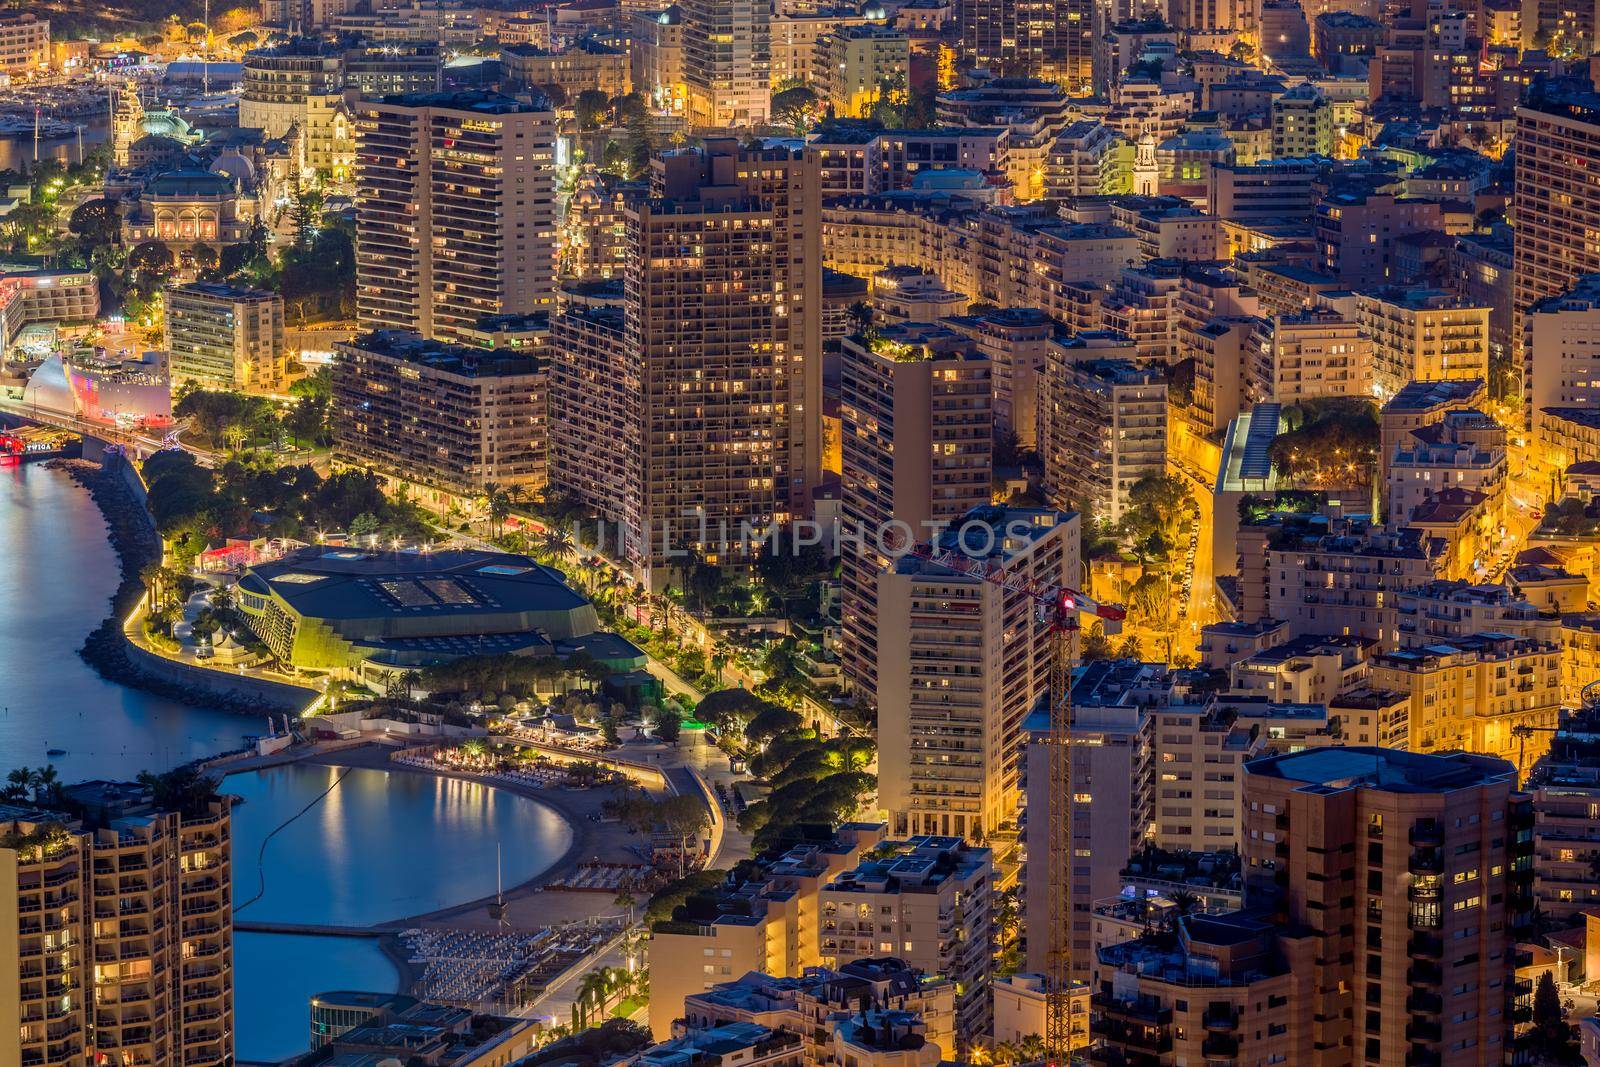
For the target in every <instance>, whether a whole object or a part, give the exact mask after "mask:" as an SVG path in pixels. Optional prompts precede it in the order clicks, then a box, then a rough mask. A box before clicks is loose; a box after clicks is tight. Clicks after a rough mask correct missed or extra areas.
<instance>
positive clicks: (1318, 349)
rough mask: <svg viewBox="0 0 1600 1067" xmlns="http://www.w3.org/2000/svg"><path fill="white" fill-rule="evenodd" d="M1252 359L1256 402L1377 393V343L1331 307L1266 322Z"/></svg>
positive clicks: (1252, 394)
mask: <svg viewBox="0 0 1600 1067" xmlns="http://www.w3.org/2000/svg"><path fill="white" fill-rule="evenodd" d="M1251 354H1252V357H1253V358H1252V361H1251V362H1252V366H1251V368H1250V381H1249V383H1248V393H1249V395H1250V397H1251V399H1252V400H1253V401H1255V402H1257V403H1259V402H1261V401H1272V402H1275V403H1279V404H1298V403H1300V402H1301V401H1304V400H1315V399H1320V398H1323V397H1366V396H1370V395H1371V394H1372V381H1373V357H1372V338H1370V337H1369V336H1367V334H1366V333H1365V332H1364V331H1363V330H1362V328H1361V326H1360V324H1359V323H1357V322H1354V321H1352V320H1350V319H1347V318H1346V317H1345V316H1343V315H1341V314H1340V313H1339V312H1337V311H1334V310H1333V309H1331V308H1311V309H1308V310H1305V311H1301V312H1298V313H1294V314H1288V315H1274V316H1272V317H1271V318H1269V319H1263V320H1261V322H1260V324H1259V325H1258V326H1257V327H1256V336H1255V346H1254V350H1253V352H1252V353H1251Z"/></svg>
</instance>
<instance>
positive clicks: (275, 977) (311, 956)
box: [233, 934, 400, 1063]
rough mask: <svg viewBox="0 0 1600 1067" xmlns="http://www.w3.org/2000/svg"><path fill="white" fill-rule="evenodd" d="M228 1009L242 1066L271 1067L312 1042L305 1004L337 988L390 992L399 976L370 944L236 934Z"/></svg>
mask: <svg viewBox="0 0 1600 1067" xmlns="http://www.w3.org/2000/svg"><path fill="white" fill-rule="evenodd" d="M233 957H234V987H233V1003H234V1010H235V1014H236V1021H235V1029H236V1041H235V1045H236V1049H237V1053H236V1054H237V1056H238V1058H239V1060H240V1061H241V1062H243V1061H250V1060H254V1061H256V1062H261V1063H272V1062H276V1061H278V1060H284V1059H288V1058H289V1057H290V1056H296V1055H299V1054H300V1053H302V1052H304V1051H306V1049H307V1048H308V1047H309V1046H310V1043H311V1019H310V1011H309V1009H308V1005H309V1004H310V1002H311V998H312V997H313V996H315V995H316V994H318V993H328V992H332V991H333V990H336V989H363V990H377V991H383V992H388V991H390V990H393V989H395V988H396V987H397V986H398V984H399V981H400V976H399V975H397V974H396V973H395V969H394V964H392V963H390V962H389V959H388V957H386V956H385V955H384V954H383V950H382V949H380V948H379V947H378V942H377V941H375V940H358V939H356V938H353V937H301V936H299V935H296V934H234V935H233Z"/></svg>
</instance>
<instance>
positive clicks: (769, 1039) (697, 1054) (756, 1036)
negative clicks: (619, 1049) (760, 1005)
mask: <svg viewBox="0 0 1600 1067" xmlns="http://www.w3.org/2000/svg"><path fill="white" fill-rule="evenodd" d="M620 1062H621V1063H622V1064H623V1065H625V1067H692V1065H695V1064H703V1063H717V1064H721V1063H728V1064H735V1063H736V1064H739V1067H805V1065H806V1056H805V1042H804V1041H803V1040H802V1039H801V1037H800V1035H799V1034H797V1033H794V1032H793V1031H791V1030H782V1029H778V1030H774V1029H772V1028H770V1027H766V1026H761V1025H759V1024H757V1023H728V1024H727V1025H725V1026H714V1027H712V1028H711V1029H709V1030H697V1031H693V1032H691V1033H687V1034H685V1035H683V1036H682V1037H674V1038H670V1039H668V1040H665V1041H662V1042H661V1043H659V1044H656V1045H651V1046H650V1047H649V1048H646V1049H642V1050H640V1051H639V1052H637V1053H635V1054H634V1055H632V1056H629V1057H627V1058H626V1059H623V1060H622V1061H620Z"/></svg>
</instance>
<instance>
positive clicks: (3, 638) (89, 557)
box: [0, 464, 266, 782]
mask: <svg viewBox="0 0 1600 1067" xmlns="http://www.w3.org/2000/svg"><path fill="white" fill-rule="evenodd" d="M117 581H118V573H117V558H116V555H115V553H113V552H112V551H111V546H110V544H109V543H108V542H107V541H106V524H105V520H104V519H102V518H101V517H100V511H99V509H98V508H96V507H95V505H94V501H92V500H91V499H89V494H88V493H87V492H85V491H84V490H83V489H81V488H79V487H78V486H77V485H75V484H74V483H73V482H72V481H71V479H69V478H68V477H67V476H66V475H65V474H63V473H61V472H59V471H49V470H45V469H44V468H43V467H42V466H40V465H39V464H28V465H25V466H9V467H0V777H4V774H5V772H8V771H10V770H12V769H13V768H15V767H18V766H28V767H37V766H41V765H43V764H45V763H46V762H47V761H48V762H49V763H51V764H53V765H54V766H55V768H56V770H57V771H58V772H60V775H61V777H62V779H63V780H64V781H69V782H72V781H82V780H84V779H89V778H110V777H117V778H124V779H125V778H132V777H133V776H135V775H137V774H138V773H139V772H140V771H143V770H157V771H159V770H165V769H167V768H169V767H172V766H174V765H176V764H179V763H184V762H186V761H188V760H191V759H195V758H196V757H199V756H204V755H208V754H210V753H213V752H220V751H223V750H226V749H230V748H237V747H239V744H240V742H241V739H242V738H243V737H244V735H245V734H259V733H265V732H266V730H265V720H264V719H263V720H261V721H259V722H258V721H256V720H254V719H249V718H244V717H242V716H238V715H230V714H228V713H226V712H222V711H215V710H208V709H204V708H193V707H189V706H187V705H184V704H179V703H176V702H174V701H171V700H166V699H163V698H161V697H155V696H151V695H150V694H148V693H140V692H136V691H134V690H131V689H124V688H123V687H121V686H119V685H114V684H112V683H111V682H107V681H106V680H104V679H103V678H101V677H100V676H99V675H98V674H96V673H95V672H94V670H93V668H91V667H90V666H89V665H88V664H86V663H84V662H83V660H82V659H80V658H79V657H78V648H79V647H80V646H81V645H82V644H83V639H84V638H85V637H87V636H88V635H89V632H90V631H91V630H93V629H94V628H95V627H96V626H98V625H100V621H101V620H102V619H104V618H105V615H106V611H107V610H108V608H109V602H110V597H111V594H112V593H113V592H115V590H116V587H117ZM52 748H61V749H66V750H67V754H66V755H65V756H60V757H57V758H55V759H49V757H48V756H46V752H47V750H49V749H52Z"/></svg>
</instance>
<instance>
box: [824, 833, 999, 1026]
mask: <svg viewBox="0 0 1600 1067" xmlns="http://www.w3.org/2000/svg"><path fill="white" fill-rule="evenodd" d="M994 875H995V871H994V861H993V857H992V856H991V854H990V851H989V850H988V849H987V848H978V847H976V846H973V845H969V844H967V843H966V842H964V841H963V840H961V839H960V838H954V837H933V836H921V837H913V838H909V839H907V840H904V841H886V842H883V843H881V844H880V845H878V847H877V848H876V849H875V850H874V852H873V855H872V857H871V858H869V859H863V860H862V861H861V862H860V863H858V864H857V865H856V866H855V867H854V868H852V869H850V870H847V871H844V872H842V873H841V874H839V875H837V876H836V877H835V878H833V879H832V880H831V881H829V882H828V883H827V884H826V885H824V886H823V887H822V889H821V891H820V893H819V894H818V910H819V912H820V914H821V935H820V937H821V940H820V943H819V953H820V955H821V957H822V963H823V965H824V966H829V967H837V966H839V965H842V964H845V963H849V962H850V961H851V960H855V959H862V958H869V957H873V956H883V955H898V956H899V957H900V958H901V959H903V960H905V961H906V962H907V963H909V964H910V965H911V966H913V967H916V968H918V969H919V970H923V971H926V972H927V973H929V974H939V975H943V976H945V977H947V978H949V979H951V980H952V981H953V982H955V983H956V989H957V994H956V1033H957V1035H958V1039H959V1040H962V1041H970V1040H971V1039H972V1038H974V1037H977V1036H978V1035H980V1034H983V1033H985V1032H986V1031H987V1029H988V1025H989V1019H990V1009H989V981H990V978H991V976H992V974H993V968H994V960H993V956H992V953H993V948H994V946H993V945H992V943H991V942H992V940H993V938H994V928H993V919H992V913H991V907H992V893H991V885H990V883H991V882H992V881H993V879H994Z"/></svg>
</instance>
